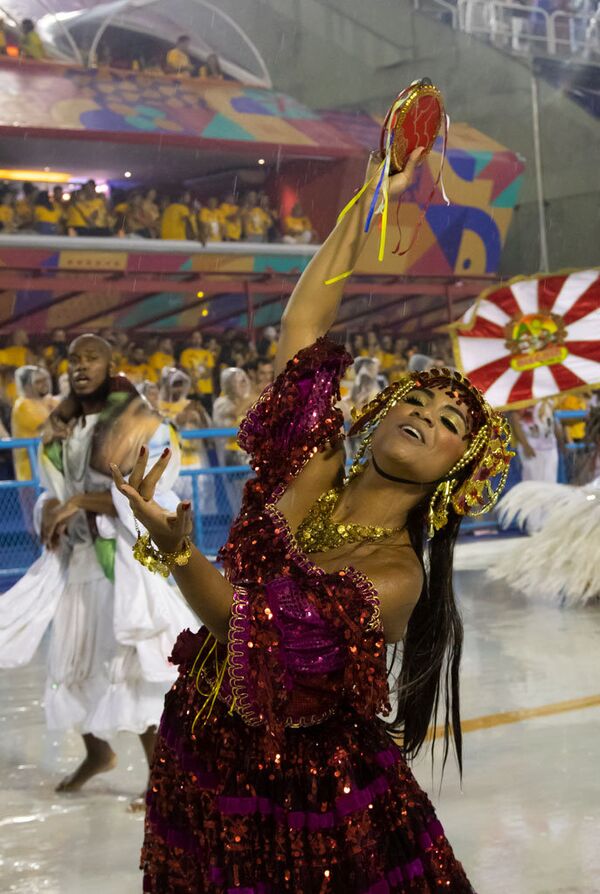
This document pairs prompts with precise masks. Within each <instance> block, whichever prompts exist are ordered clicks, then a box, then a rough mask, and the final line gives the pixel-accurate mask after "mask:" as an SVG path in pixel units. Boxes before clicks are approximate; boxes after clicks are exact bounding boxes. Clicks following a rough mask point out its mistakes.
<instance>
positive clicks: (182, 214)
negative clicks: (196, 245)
mask: <svg viewBox="0 0 600 894" xmlns="http://www.w3.org/2000/svg"><path fill="white" fill-rule="evenodd" d="M186 221H187V222H189V224H190V226H191V228H192V232H195V231H196V225H195V221H194V218H193V215H192V212H191V211H190V209H189V208H188V206H187V205H182V204H181V203H180V202H173V203H172V204H171V205H168V206H167V207H166V208H165V210H164V211H163V216H162V220H161V222H160V235H161V239H188V238H189V237H188V231H187V227H186Z"/></svg>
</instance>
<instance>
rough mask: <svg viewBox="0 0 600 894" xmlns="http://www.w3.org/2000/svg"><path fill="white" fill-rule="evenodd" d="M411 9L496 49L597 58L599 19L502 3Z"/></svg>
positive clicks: (417, 4)
mask: <svg viewBox="0 0 600 894" xmlns="http://www.w3.org/2000/svg"><path fill="white" fill-rule="evenodd" d="M413 3H414V8H415V9H417V10H420V11H422V12H430V13H434V14H435V15H436V17H437V18H439V19H440V20H441V21H444V22H446V23H447V24H449V25H451V26H452V28H454V29H458V30H460V31H464V32H465V33H466V34H474V35H480V36H484V37H487V38H489V39H490V40H491V42H492V43H493V44H494V45H495V46H498V47H502V48H504V49H508V50H510V51H511V52H513V53H516V54H519V55H528V54H529V55H531V54H534V55H535V54H536V53H540V54H542V55H544V54H546V55H549V56H563V57H571V56H577V55H582V56H583V58H584V60H585V61H593V59H594V57H596V58H599V59H600V16H599V14H598V12H595V13H589V14H587V15H584V14H580V13H571V12H564V11H562V10H556V11H555V12H553V13H548V12H546V10H544V9H540V8H539V7H537V6H533V5H528V6H523V5H521V4H519V3H510V2H503V0H457V3H456V4H452V3H450V2H448V0H413Z"/></svg>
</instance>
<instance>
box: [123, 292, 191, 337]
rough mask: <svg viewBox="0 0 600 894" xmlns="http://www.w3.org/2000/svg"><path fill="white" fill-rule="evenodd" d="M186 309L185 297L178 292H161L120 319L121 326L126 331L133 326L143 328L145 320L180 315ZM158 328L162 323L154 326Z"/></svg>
mask: <svg viewBox="0 0 600 894" xmlns="http://www.w3.org/2000/svg"><path fill="white" fill-rule="evenodd" d="M184 307H185V296H183V295H179V294H177V293H176V292H159V294H158V295H153V296H152V297H151V298H146V300H145V301H142V302H140V304H138V305H136V306H134V307H132V309H131V310H130V311H129V313H128V314H125V316H123V317H119V326H122V327H124V328H126V329H129V328H132V327H133V326H143V325H144V322H145V320H150V319H152V317H155V316H158V315H159V314H163V313H165V314H166V313H168V312H169V311H172V312H173V314H177V313H179V312H180V311H181V310H183V308H184ZM152 325H153V326H156V328H157V329H160V328H161V327H162V322H160V323H156V324H154V323H153V324H152Z"/></svg>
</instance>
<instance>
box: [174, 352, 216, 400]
mask: <svg viewBox="0 0 600 894" xmlns="http://www.w3.org/2000/svg"><path fill="white" fill-rule="evenodd" d="M179 362H180V363H181V365H182V366H183V368H184V369H187V370H188V372H190V373H191V374H192V377H195V375H197V370H198V367H200V366H203V367H204V368H205V373H204V375H203V376H202V377H201V378H199V379H197V380H196V393H197V394H212V393H213V380H212V375H211V370H213V369H214V366H215V355H214V354H213V352H212V351H209V350H208V349H207V348H186V349H185V351H182V352H181V357H180V358H179Z"/></svg>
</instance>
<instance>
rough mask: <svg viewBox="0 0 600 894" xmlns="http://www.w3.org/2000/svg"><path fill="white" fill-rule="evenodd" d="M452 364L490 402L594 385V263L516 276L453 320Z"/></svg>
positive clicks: (599, 330) (599, 301)
mask: <svg viewBox="0 0 600 894" xmlns="http://www.w3.org/2000/svg"><path fill="white" fill-rule="evenodd" d="M452 340H453V345H454V355H455V359H456V364H457V366H458V368H459V369H460V370H461V372H464V374H465V375H466V376H467V377H468V378H469V379H470V381H471V382H472V383H473V385H475V386H476V387H477V388H479V389H480V391H482V392H483V393H484V395H485V397H486V399H487V400H488V402H489V403H490V404H491V405H492V406H493V407H498V408H502V409H511V408H513V409H514V408H517V407H525V406H528V405H530V404H532V403H535V402H536V401H538V400H542V399H543V398H546V397H552V396H554V395H557V394H560V393H562V392H565V391H582V390H585V389H588V388H600V269H591V270H577V271H574V272H572V273H564V274H562V273H559V274H555V275H553V274H548V275H544V276H536V277H531V278H529V279H523V278H519V279H517V280H513V281H511V282H509V283H506V284H505V285H503V286H499V287H494V288H492V289H489V290H487V291H486V292H484V293H483V294H482V295H480V297H479V298H478V299H477V300H476V301H475V303H474V304H473V305H472V306H471V307H470V308H469V310H468V311H467V312H466V314H464V316H463V317H462V318H461V319H460V320H459V321H458V322H457V323H455V324H454V326H453V327H452Z"/></svg>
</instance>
